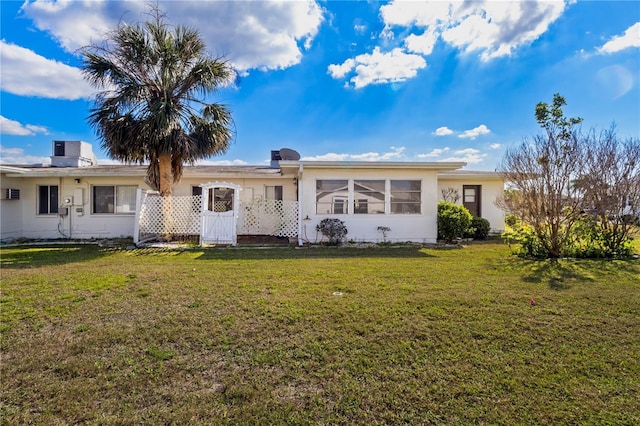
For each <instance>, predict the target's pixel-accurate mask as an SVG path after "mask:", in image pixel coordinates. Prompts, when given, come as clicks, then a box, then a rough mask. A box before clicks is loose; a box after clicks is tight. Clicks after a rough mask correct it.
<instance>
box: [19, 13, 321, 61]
mask: <svg viewBox="0 0 640 426" xmlns="http://www.w3.org/2000/svg"><path fill="white" fill-rule="evenodd" d="M148 3H149V2H147V1H141V0H140V1H138V0H135V1H118V2H115V1H114V2H111V1H57V2H52V1H49V0H36V1H33V2H25V4H24V5H23V7H22V10H23V11H24V14H25V16H27V17H28V18H31V19H32V20H33V21H34V23H35V26H36V27H37V28H38V29H40V30H42V31H47V32H49V33H50V34H51V35H52V37H53V38H54V39H56V40H57V41H58V42H59V43H60V45H61V46H62V47H64V48H65V49H66V50H67V51H69V52H75V51H76V49H78V48H79V47H83V46H87V45H89V44H90V43H92V42H98V41H100V40H101V39H102V38H103V37H104V35H105V33H106V32H107V31H108V30H110V29H113V28H114V27H115V26H116V25H117V24H118V22H119V21H123V22H129V23H135V22H141V21H145V20H147V19H148V18H149V16H148V11H149V8H148ZM159 5H160V8H161V10H162V11H163V12H166V15H167V17H168V21H169V22H170V23H172V24H184V25H187V26H190V27H194V28H196V29H197V30H198V31H200V33H201V34H202V36H203V38H204V39H205V41H206V44H207V47H208V49H209V50H210V52H211V54H212V55H214V56H225V57H226V58H227V59H228V60H229V61H230V62H231V64H232V65H233V66H234V67H236V68H237V69H238V70H240V71H246V70H250V69H282V68H287V67H290V66H292V65H295V64H297V63H299V62H300V60H301V58H302V51H303V49H308V48H309V47H310V46H311V43H312V42H313V39H314V38H315V36H316V35H317V33H318V30H319V28H320V25H321V23H322V22H323V20H324V9H323V8H322V7H321V6H320V5H319V4H318V3H317V2H316V1H314V0H306V1H278V2H276V1H272V2H264V1H254V2H249V1H166V2H161V3H160V4H159Z"/></svg>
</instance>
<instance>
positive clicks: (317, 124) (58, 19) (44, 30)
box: [0, 0, 640, 170]
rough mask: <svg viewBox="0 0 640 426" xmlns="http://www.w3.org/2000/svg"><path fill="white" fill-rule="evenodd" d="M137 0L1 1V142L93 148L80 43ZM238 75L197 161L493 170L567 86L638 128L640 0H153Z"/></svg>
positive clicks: (4, 148) (628, 131)
mask: <svg viewBox="0 0 640 426" xmlns="http://www.w3.org/2000/svg"><path fill="white" fill-rule="evenodd" d="M147 3H148V2H147V1H133V0H130V1H97V0H95V1H41V0H38V1H27V2H24V3H23V2H17V1H15V2H14V1H2V2H1V3H0V7H1V10H0V11H1V37H0V38H1V45H0V55H1V57H0V72H1V74H0V89H1V99H0V128H1V133H2V134H1V140H0V146H1V148H0V155H1V161H2V163H4V164H20V163H22V164H25V163H27V164H31V163H47V162H49V156H50V155H51V145H52V141H53V140H84V141H86V142H90V143H92V144H93V146H94V151H95V152H96V155H97V157H98V159H99V161H100V162H101V163H108V162H109V159H108V158H107V156H106V154H105V153H104V152H103V151H102V150H101V149H100V142H99V140H98V139H97V137H96V135H95V132H94V130H93V129H92V128H91V127H89V126H88V124H87V121H86V117H87V115H88V110H89V108H90V106H91V99H92V96H93V94H94V90H93V89H92V88H91V87H90V86H89V85H88V84H87V83H86V82H85V81H84V80H83V78H82V75H81V73H80V68H79V67H80V65H81V58H80V57H79V56H78V54H77V49H78V48H80V47H82V46H86V45H87V44H89V43H91V42H92V41H93V42H97V41H99V40H101V38H102V37H103V35H104V34H105V32H106V31H108V30H109V29H111V28H114V26H115V25H116V24H117V22H118V20H120V19H122V20H123V21H127V22H138V21H140V20H144V19H145V15H144V13H145V11H146V10H148V9H147V6H146V4H147ZM158 5H159V7H160V8H161V9H162V10H164V11H165V12H166V14H167V17H168V19H169V21H170V22H171V23H173V24H184V25H189V26H192V27H195V28H197V29H199V30H200V32H201V34H202V35H203V37H204V38H205V40H206V42H207V46H208V50H209V51H210V52H211V54H212V55H213V56H219V55H224V56H225V57H226V58H227V59H228V61H229V62H230V63H231V64H232V65H233V66H234V68H235V69H236V70H238V72H239V73H240V75H241V78H240V80H239V82H238V83H237V84H236V85H235V86H233V87H226V88H223V89H222V90H220V91H219V92H218V93H217V94H216V95H215V96H214V97H213V98H212V99H214V100H216V101H218V102H222V103H225V104H227V105H229V107H230V108H231V110H232V112H233V116H234V120H235V126H236V132H237V135H236V139H235V142H234V143H233V145H232V146H231V148H230V149H229V150H228V152H227V153H226V154H225V155H222V156H218V157H213V158H210V159H208V160H205V161H203V162H202V164H262V163H265V162H267V161H268V159H269V152H270V150H272V149H279V148H283V147H288V148H293V149H295V150H297V151H298V152H300V154H301V155H302V158H303V159H309V160H366V161H466V162H467V163H468V166H467V169H475V170H493V169H495V167H496V166H497V164H498V163H499V161H500V159H501V158H502V155H503V154H504V150H505V149H506V148H507V147H509V146H511V145H514V144H517V143H519V142H520V141H522V139H523V138H525V137H529V136H531V135H534V134H536V133H539V127H538V125H537V123H536V122H535V118H534V109H535V105H536V103H538V102H540V101H544V102H551V100H552V97H553V94H554V93H560V94H562V95H563V96H565V98H566V100H567V103H568V105H567V106H566V107H565V113H566V114H567V115H569V116H580V117H583V118H584V124H583V126H586V127H588V128H591V127H595V128H597V129H605V128H608V127H609V126H610V125H611V124H612V123H613V122H615V123H616V125H617V129H618V134H619V135H620V136H622V137H625V138H626V137H638V136H640V86H639V84H640V81H639V79H640V2H638V1H578V2H574V1H532V0H527V1H524V2H516V1H508V2H507V1H505V2H466V3H465V2H461V1H457V2H443V1H436V2H419V1H410V2H405V1H403V2H400V1H391V2H378V1H367V2H365V1H362V2H355V1H341V2H338V1H284V2H266V1H201V2H190V1H165V2H162V1H160V2H159V3H158Z"/></svg>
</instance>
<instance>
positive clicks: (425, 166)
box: [280, 161, 467, 171]
mask: <svg viewBox="0 0 640 426" xmlns="http://www.w3.org/2000/svg"><path fill="white" fill-rule="evenodd" d="M299 164H300V165H303V166H304V168H306V169H422V170H441V171H445V170H457V169H460V168H462V167H464V166H466V165H467V163H464V162H424V161H418V162H404V161H280V167H282V168H284V167H297V166H298V165H299Z"/></svg>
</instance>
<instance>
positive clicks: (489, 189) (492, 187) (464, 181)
mask: <svg viewBox="0 0 640 426" xmlns="http://www.w3.org/2000/svg"><path fill="white" fill-rule="evenodd" d="M463 185H480V186H481V191H482V193H481V197H480V216H481V217H483V218H485V219H487V220H488V221H489V223H490V224H491V233H494V234H497V233H501V232H502V231H504V211H502V210H501V209H499V208H498V207H497V206H496V205H495V200H496V198H497V197H498V196H499V195H501V194H502V193H503V191H504V183H503V182H502V180H501V179H497V178H482V177H471V176H469V177H448V176H446V175H444V176H443V175H441V176H440V177H439V180H438V200H442V199H443V197H442V191H443V190H445V189H447V188H453V189H455V190H457V191H458V193H459V194H460V200H458V202H457V204H460V205H462V187H463Z"/></svg>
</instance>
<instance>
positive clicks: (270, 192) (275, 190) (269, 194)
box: [264, 185, 282, 201]
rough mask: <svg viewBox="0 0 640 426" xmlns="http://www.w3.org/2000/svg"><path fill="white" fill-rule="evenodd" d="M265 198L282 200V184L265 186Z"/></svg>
mask: <svg viewBox="0 0 640 426" xmlns="http://www.w3.org/2000/svg"><path fill="white" fill-rule="evenodd" d="M264 198H265V199H267V200H277V201H282V185H276V186H265V187H264Z"/></svg>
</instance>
